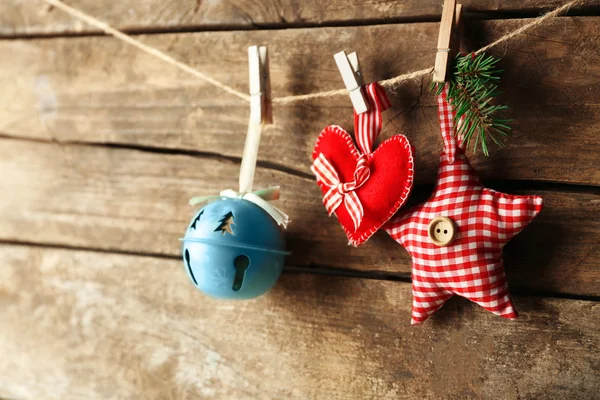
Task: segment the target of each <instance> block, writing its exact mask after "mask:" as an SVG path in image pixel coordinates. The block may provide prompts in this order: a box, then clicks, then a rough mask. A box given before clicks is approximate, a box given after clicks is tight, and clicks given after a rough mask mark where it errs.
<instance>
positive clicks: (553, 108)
mask: <svg viewBox="0 0 600 400" xmlns="http://www.w3.org/2000/svg"><path fill="white" fill-rule="evenodd" d="M522 23H523V22H522V21H519V20H503V21H490V22H481V21H471V22H470V23H469V22H468V21H467V24H466V25H467V26H466V27H465V28H466V29H465V35H466V38H477V41H478V42H477V43H474V42H473V40H471V43H467V42H468V41H467V40H466V39H465V40H463V44H464V45H465V46H466V48H478V47H479V46H480V44H484V43H488V42H490V41H491V40H493V39H495V38H497V37H499V36H500V35H502V34H505V33H506V32H508V31H511V30H513V29H515V28H516V27H518V26H520V25H521V24H522ZM599 23H600V18H596V17H581V18H559V19H557V20H555V21H553V22H550V23H548V24H547V25H544V26H542V27H540V28H538V29H536V30H535V31H534V32H532V33H531V34H530V35H523V36H520V37H519V38H517V39H516V40H514V41H512V42H510V43H509V44H508V45H506V46H502V47H501V48H498V49H497V54H499V55H503V56H504V58H503V61H502V67H504V68H506V71H507V72H506V74H505V79H504V80H503V81H502V90H504V91H505V93H504V97H503V98H502V101H503V102H504V103H506V104H508V105H509V106H510V107H511V110H510V114H509V116H510V117H512V118H514V120H515V121H514V123H513V127H514V136H513V137H512V138H511V139H510V140H509V142H508V148H506V149H498V148H494V149H493V150H492V152H491V157H490V158H485V157H484V156H482V155H480V156H477V157H475V158H474V159H473V161H474V165H475V166H476V167H477V168H478V170H480V171H481V174H482V176H483V177H484V178H487V179H524V180H546V181H560V182H570V183H584V184H590V185H597V184H599V183H600V156H599V154H600V141H599V140H598V135H597V132H598V130H599V129H600V122H599V121H600V110H599V108H598V101H597V93H598V92H599V91H600V63H598V60H599V59H600V53H599V49H600V28H599V26H600V24H599ZM437 29H438V24H433V23H425V24H407V25H406V24H403V25H384V26H368V27H344V28H323V29H291V30H283V31H268V32H264V31H262V32H254V31H244V32H207V33H195V34H169V35H152V36H144V37H142V38H141V40H143V41H144V42H145V43H147V44H150V45H152V46H156V47H157V48H159V49H161V50H165V51H166V52H167V53H169V54H171V55H173V56H175V57H176V58H177V59H180V60H182V61H183V62H186V63H189V64H191V65H192V66H195V67H198V68H200V69H201V70H202V71H204V72H207V73H209V74H210V75H212V76H213V77H214V78H216V79H218V80H220V81H222V82H224V83H226V84H228V85H233V86H234V87H236V88H237V89H239V90H241V91H243V92H246V91H247V79H248V77H247V74H248V72H247V60H246V54H247V49H246V47H247V46H248V45H252V44H257V43H259V44H260V43H262V44H268V45H269V54H270V58H271V76H272V84H273V85H272V86H273V95H274V96H282V95H290V94H297V93H308V92H314V91H319V90H327V89H333V88H340V87H343V84H342V80H341V77H340V75H339V72H338V70H337V68H336V66H335V63H334V60H333V56H332V55H333V54H334V53H336V52H337V51H338V50H341V49H346V50H353V49H356V50H360V54H359V56H360V58H361V60H363V63H362V64H363V65H362V69H363V71H365V74H366V79H367V81H369V80H376V79H382V78H388V77H390V76H394V75H396V74H399V73H405V72H408V71H414V70H418V69H421V68H424V67H427V66H430V65H432V64H433V61H434V57H435V49H434V48H435V43H436V37H437ZM385 38H389V39H390V40H383V39H385ZM394 38H398V39H397V40H396V39H394ZM216 48H218V49H219V51H214V49H216ZM0 54H3V57H2V58H1V59H0V71H1V72H0V74H1V75H0V84H1V85H2V88H3V90H2V92H1V93H0V133H2V134H3V135H8V136H15V137H33V138H38V139H44V140H55V141H76V142H90V143H110V144H122V145H140V146H150V147H157V148H170V149H184V150H193V151H200V152H205V153H211V154H221V155H226V156H232V157H240V156H241V154H242V149H243V143H244V140H243V137H244V135H245V132H246V125H247V121H248V112H249V107H248V105H247V104H244V103H243V102H240V101H239V99H236V98H235V97H232V96H231V95H228V94H226V93H222V92H220V91H218V90H217V89H215V88H213V87H209V86H207V85H205V84H203V83H202V82H199V81H197V80H193V79H191V78H189V77H188V76H186V75H183V73H180V72H178V71H176V70H175V69H174V68H173V67H172V66H170V65H165V64H164V63H162V62H159V61H157V60H155V59H153V58H150V57H149V56H147V55H144V54H141V53H140V52H138V51H135V50H133V49H131V48H130V47H128V46H126V45H124V44H121V43H119V42H118V41H116V40H114V39H112V38H107V37H84V38H69V39H64V38H59V39H35V40H11V41H0ZM428 87H429V83H428V81H425V82H422V83H419V82H415V83H408V84H405V85H403V86H401V87H400V88H399V89H398V90H397V91H395V92H394V93H393V94H392V100H393V107H392V109H391V110H389V111H387V112H386V113H385V119H386V124H385V125H384V130H383V133H382V138H385V137H388V136H390V135H392V134H396V133H405V134H406V135H407V136H408V137H409V139H410V140H411V141H412V143H413V144H414V145H415V147H416V149H417V158H416V165H417V171H416V179H417V182H419V183H423V182H428V183H431V182H433V180H434V177H435V170H436V166H437V163H438V158H439V152H440V149H441V139H440V135H439V125H438V122H437V108H436V104H435V99H434V97H433V95H432V94H430V93H429V90H428ZM274 117H275V124H274V125H273V126H271V127H269V129H268V130H267V131H266V132H265V134H264V135H263V140H262V142H261V146H262V147H261V151H260V153H259V157H260V159H261V160H262V161H267V162H271V163H276V164H278V165H281V166H283V167H286V168H291V169H295V170H299V171H301V172H304V173H310V171H309V165H310V162H311V157H310V155H311V152H312V149H313V146H314V143H315V140H316V138H317V136H318V134H319V132H320V131H321V130H322V129H323V128H324V127H325V126H326V125H328V124H332V123H334V124H338V125H342V126H343V127H346V128H347V129H348V130H352V108H351V104H350V100H349V98H348V97H346V96H340V97H337V98H333V99H325V100H315V101H311V102H308V103H303V104H295V105H288V106H276V107H275V108H274Z"/></svg>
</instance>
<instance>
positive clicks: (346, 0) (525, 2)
mask: <svg viewBox="0 0 600 400" xmlns="http://www.w3.org/2000/svg"><path fill="white" fill-rule="evenodd" d="M64 3H66V4H69V5H71V6H73V7H76V8H78V9H80V10H82V11H84V12H86V13H88V14H90V15H92V16H94V17H96V18H99V19H101V20H103V21H104V22H107V23H109V24H111V25H113V26H115V27H117V28H119V29H124V30H165V29H182V28H184V29H191V28H194V29H215V28H221V29H223V28H228V29H232V28H236V29H254V28H261V27H264V26H269V27H272V26H282V27H286V26H298V25H300V26H302V25H321V24H336V23H344V24H350V23H358V22H360V23H368V22H372V23H374V22H378V21H390V20H413V21H414V20H431V19H434V18H439V15H440V13H441V11H442V6H441V3H442V2H441V1H438V0H408V1H386V0H375V1H368V2H365V1H355V0H330V1H318V0H305V1H301V2H297V1H293V0H283V1H281V0H278V1H276V0H265V1H255V0H210V1H208V0H123V1H114V0H113V1H97V0H77V1H74V0H64ZM462 3H463V4H464V5H465V7H466V8H467V10H468V12H470V13H471V14H481V13H483V14H485V15H489V13H490V12H508V13H513V14H514V13H518V12H525V13H529V14H531V13H540V12H541V11H542V10H547V9H552V8H555V7H557V6H558V5H560V4H562V3H563V2H562V1H558V0H504V1H500V0H487V1H481V0H464V1H463V2H462ZM594 4H596V5H597V4H600V3H599V2H597V1H596V0H590V1H588V2H587V3H586V4H583V5H582V6H580V7H576V9H579V8H582V9H588V8H591V7H592V6H593V5H594ZM90 32H97V30H95V29H94V28H92V27H90V26H88V25H86V24H82V23H81V22H78V21H76V20H74V19H73V18H71V17H70V16H68V15H67V14H65V13H63V12H61V11H59V10H55V9H54V8H53V7H51V6H49V5H48V4H46V3H43V2H42V1H41V0H11V1H4V2H2V3H0V35H24V34H28V35H39V34H65V33H90Z"/></svg>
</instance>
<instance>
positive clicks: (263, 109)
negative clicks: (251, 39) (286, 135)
mask: <svg viewBox="0 0 600 400" xmlns="http://www.w3.org/2000/svg"><path fill="white" fill-rule="evenodd" d="M248 67H249V71H250V121H251V122H253V123H255V124H259V123H263V124H272V123H273V107H272V104H271V79H270V77H269V53H268V51H267V47H266V46H250V47H248Z"/></svg>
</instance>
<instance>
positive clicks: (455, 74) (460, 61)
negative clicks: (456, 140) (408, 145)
mask: <svg viewBox="0 0 600 400" xmlns="http://www.w3.org/2000/svg"><path fill="white" fill-rule="evenodd" d="M498 61H499V59H497V58H494V57H492V56H486V55H485V53H484V54H479V55H477V56H475V57H473V56H472V55H471V54H467V55H464V56H461V55H458V56H457V57H456V59H455V62H454V69H453V71H452V77H451V79H450V81H449V82H448V83H449V90H448V99H449V101H450V104H452V106H453V107H454V110H456V116H455V117H454V125H455V126H456V127H457V129H456V135H457V136H458V137H462V138H463V144H465V145H466V146H467V147H468V146H469V145H470V144H471V142H473V151H476V150H477V147H478V146H480V147H481V150H482V151H483V154H485V155H486V156H487V155H489V151H488V143H487V140H488V138H489V139H491V140H492V141H493V142H494V143H495V144H496V145H497V146H500V147H505V143H504V139H505V138H506V137H507V136H508V135H510V126H509V125H508V123H509V122H511V121H512V120H510V119H502V118H499V117H498V114H499V113H501V112H502V111H504V110H506V109H507V106H503V105H495V104H493V103H494V101H493V100H494V99H495V98H496V97H497V96H498V95H499V94H500V92H499V91H498V86H497V85H496V83H497V82H498V81H499V80H500V75H501V74H502V72H503V70H500V69H497V68H496V64H497V63H498ZM432 87H433V88H435V89H436V93H437V94H438V95H440V94H441V93H442V90H443V88H444V84H437V85H436V84H434V85H433V86H432ZM461 120H462V121H461ZM459 121H461V123H460V124H459V123H458V122H459Z"/></svg>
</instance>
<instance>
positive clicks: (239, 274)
mask: <svg viewBox="0 0 600 400" xmlns="http://www.w3.org/2000/svg"><path fill="white" fill-rule="evenodd" d="M233 266H234V267H235V278H234V279H233V287H232V288H231V289H233V291H234V292H237V291H238V290H240V289H241V288H242V284H243V283H244V276H245V275H246V270H247V269H248V267H249V266H250V259H249V258H248V256H244V255H241V256H237V257H236V258H235V260H233Z"/></svg>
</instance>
